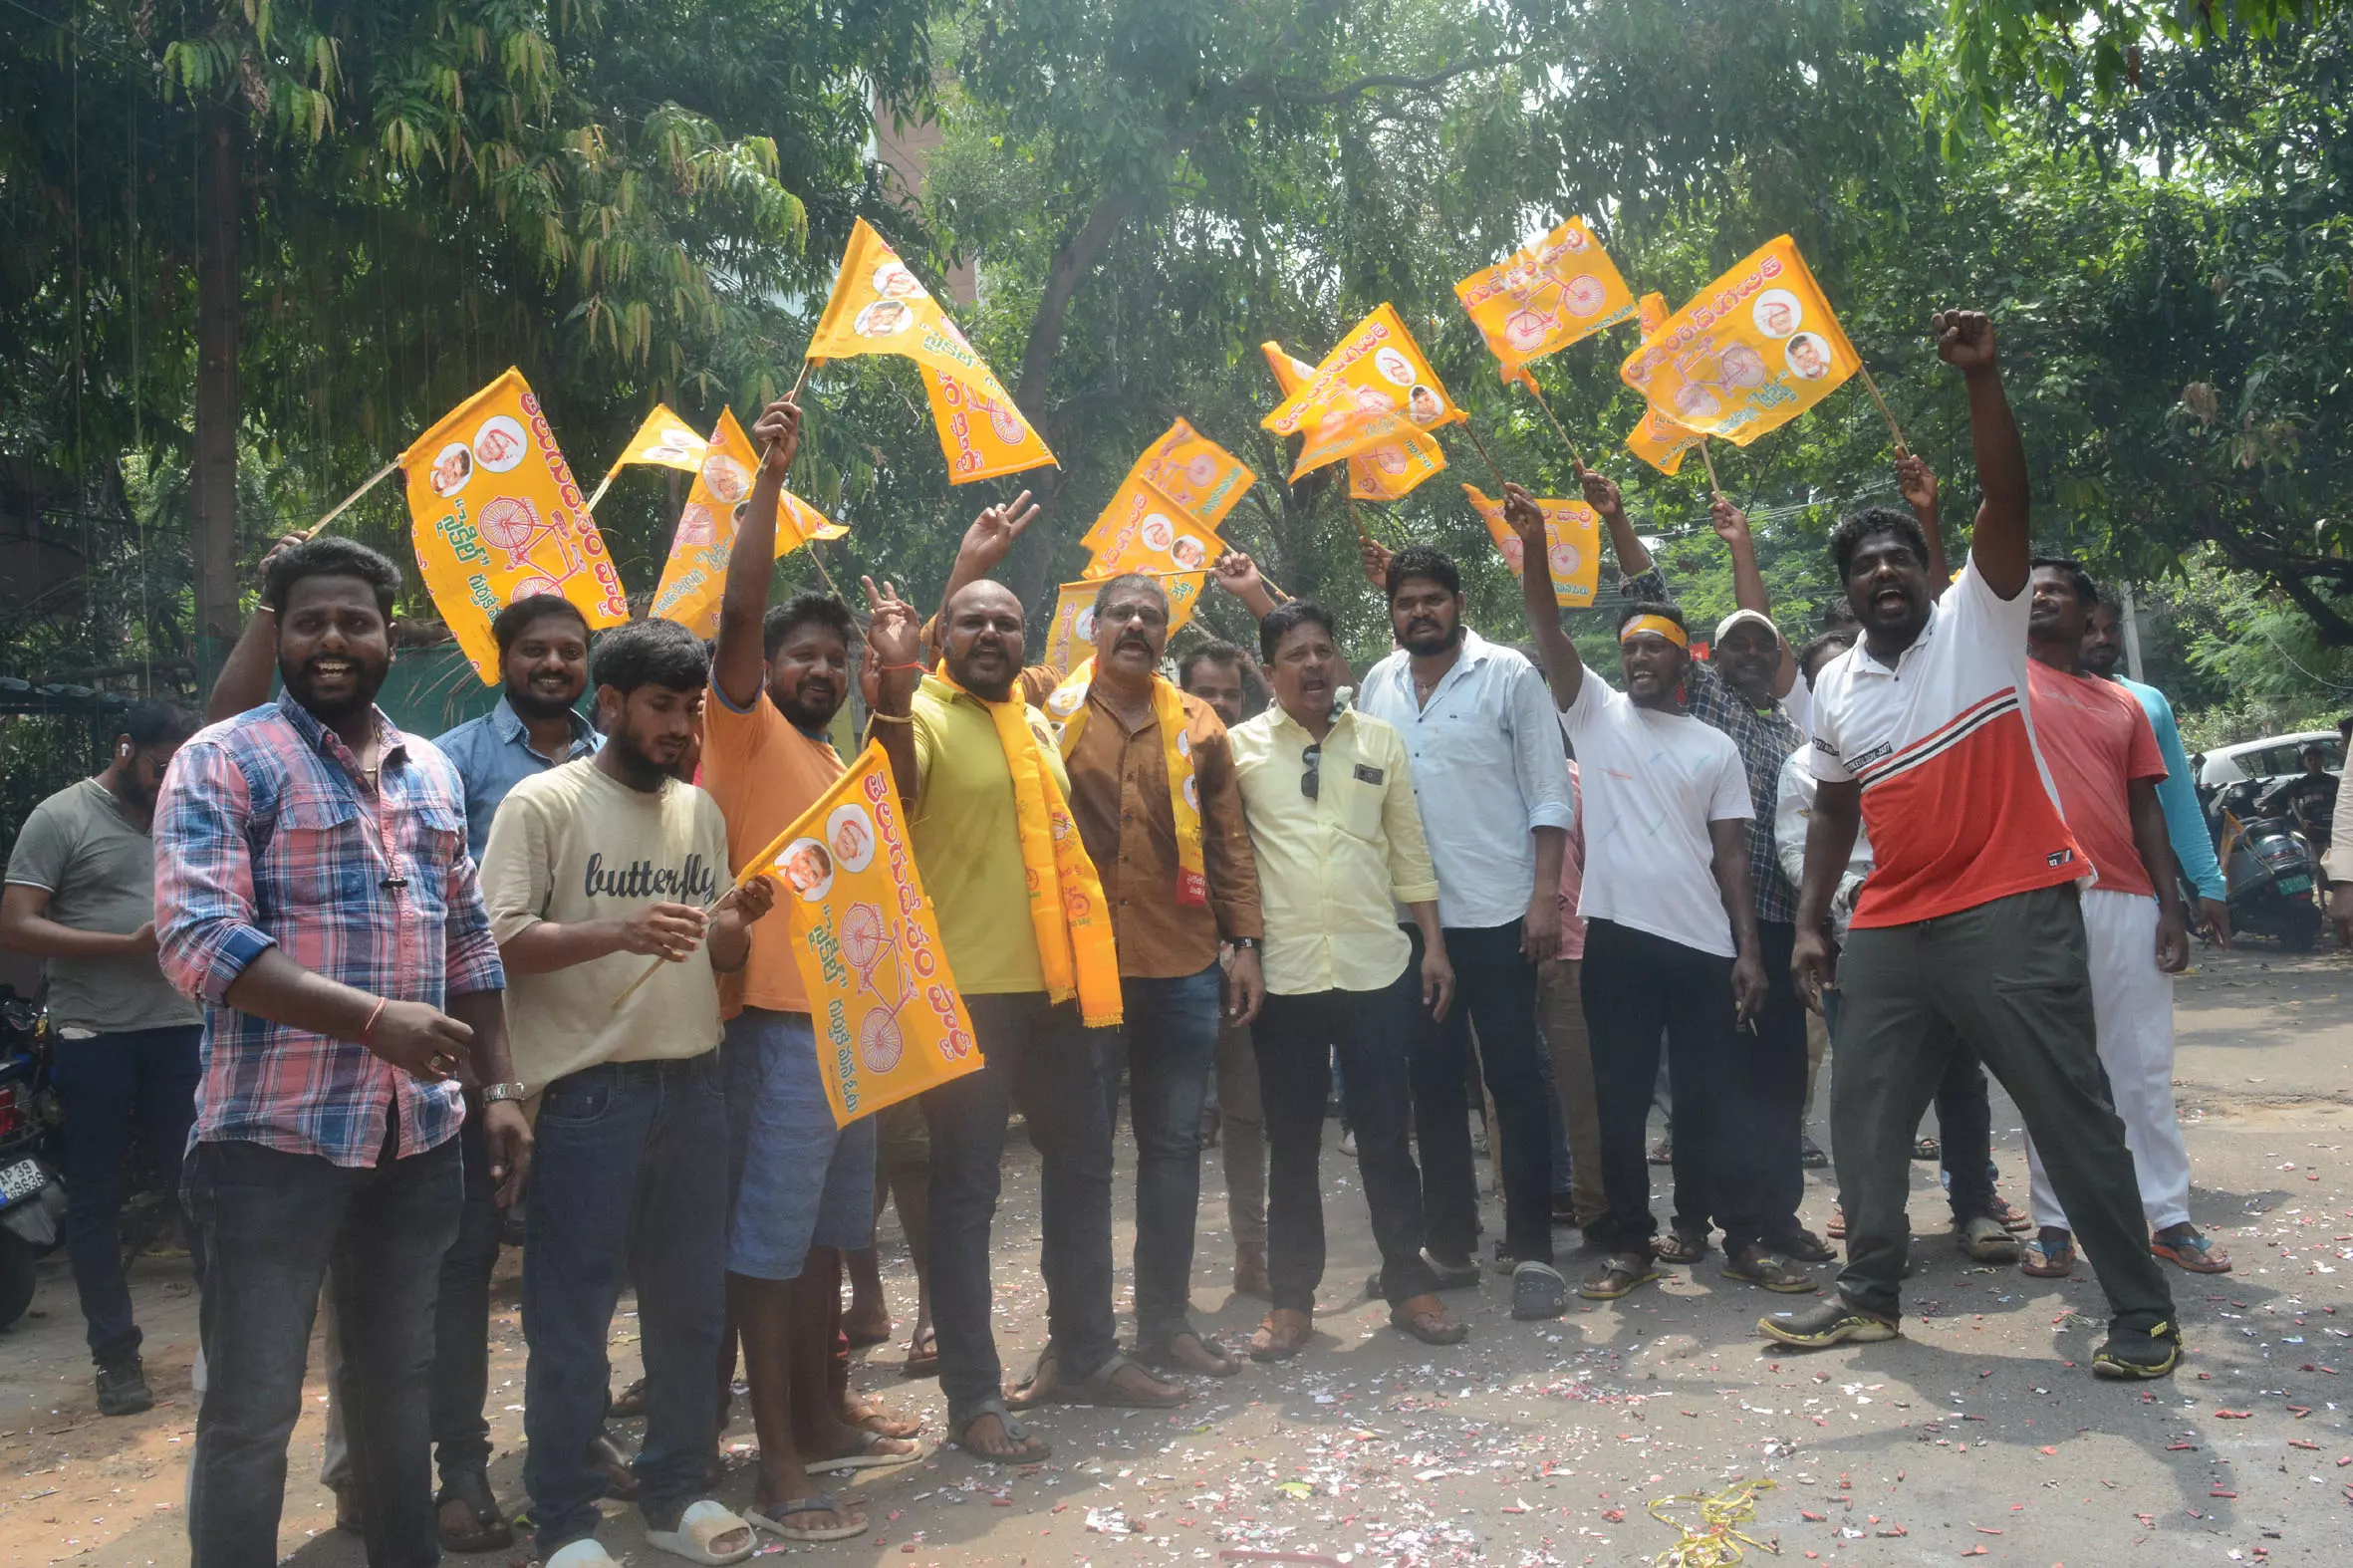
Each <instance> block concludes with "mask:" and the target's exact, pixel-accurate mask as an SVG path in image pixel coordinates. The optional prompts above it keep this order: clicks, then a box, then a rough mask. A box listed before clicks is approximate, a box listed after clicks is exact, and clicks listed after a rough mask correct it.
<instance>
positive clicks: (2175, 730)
mask: <svg viewBox="0 0 2353 1568" xmlns="http://www.w3.org/2000/svg"><path fill="white" fill-rule="evenodd" d="M2123 659H2124V618H2123V617H2122V616H2121V615H2120V614H2118V612H2117V608H2116V605H2115V602H2114V601H2113V600H2110V599H2107V598H2105V597H2103V598H2102V599H2101V600H2100V602H2099V603H2098V604H2096V605H2093V606H2092V607H2091V613H2090V615H2088V616H2087V617H2085V619H2084V623H2083V653H2082V657H2081V661H2080V663H2079V664H2078V666H2077V667H2078V668H2080V669H2081V670H2082V671H2083V672H2084V673H2085V674H2087V675H2092V676H2096V677H2097V678H2099V679H2101V680H2106V681H2109V682H2111V683H2113V684H2115V685H2119V686H2122V687H2124V689H2125V690H2127V691H2129V692H2131V693H2132V694H2133V696H2134V698H2135V699H2136V700H2137V701H2139V703H2140V704H2141V711H2142V712H2144V713H2146V714H2148V715H2149V727H2150V729H2152V730H2154V731H2155V732H2156V734H2157V754H2158V755H2159V756H2160V757H2162V758H2164V759H2165V781H2164V782H2163V783H2161V784H2159V785H2158V786H2157V801H2158V804H2159V805H2161V806H2163V807H2164V808H2165V836H2166V838H2167V840H2168V841H2169V842H2170V843H2171V844H2172V845H2173V847H2174V859H2175V860H2176V861H2178V862H2180V863H2181V868H2182V876H2183V877H2184V878H2186V879H2187V880H2188V881H2189V884H2190V886H2191V887H2192V888H2193V889H2195V890H2196V891H2197V894H2198V910H2197V918H2198V923H2199V924H2201V925H2203V926H2205V927H2206V928H2207V929H2208V930H2209V931H2211V932H2213V933H2214V937H2215V940H2216V942H2218V943H2219V944H2220V945H2222V946H2224V947H2227V946H2229V945H2230V901H2229V894H2228V893H2227V891H2226V890H2225V889H2224V887H2223V885H2222V863H2221V862H2219V861H2217V860H2216V859H2215V841H2214V836H2213V835H2212V834H2210V833H2208V832H2207V830H2206V810H2205V808H2204V807H2202V806H2200V805H2199V804H2198V776H2197V775H2196V774H2195V773H2193V772H2192V771H2191V769H2190V756H2189V753H2188V752H2187V751H2185V750H2184V749H2183V746H2182V726H2181V725H2180V724H2179V723H2178V722H2176V721H2175V718H2174V705H2173V703H2172V701H2171V700H2169V699H2168V698H2167V696H2166V694H2165V693H2164V692H2162V691H2160V690H2158V689H2157V688H2156V687H2155V686H2152V685H2148V684H2145V683H2143V682H2141V681H2138V680H2135V679H2133V678H2132V677H2131V676H2129V675H2122V674H2119V673H2117V670H2116V666H2117V665H2118V664H2119V663H2121V662H2122V661H2123Z"/></svg>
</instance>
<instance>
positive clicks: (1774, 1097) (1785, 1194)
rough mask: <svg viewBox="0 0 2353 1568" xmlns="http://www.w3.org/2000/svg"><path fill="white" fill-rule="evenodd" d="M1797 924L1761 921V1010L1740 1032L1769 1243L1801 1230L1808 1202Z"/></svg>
mask: <svg viewBox="0 0 2353 1568" xmlns="http://www.w3.org/2000/svg"><path fill="white" fill-rule="evenodd" d="M1796 945H1797V927H1796V926H1794V925H1792V924H1790V923H1789V922H1788V921H1786V920H1758V921H1757V922H1756V947H1757V954H1758V956H1759V957H1761V958H1762V959H1763V960H1764V971H1765V982H1766V984H1767V985H1768V986H1769V987H1770V989H1769V990H1768V991H1767V992H1766V993H1765V1004H1764V1011H1762V1012H1760V1013H1758V1014H1757V1015H1756V1020H1755V1021H1756V1033H1755V1034H1754V1035H1741V1036H1739V1037H1738V1040H1739V1044H1740V1046H1741V1056H1742V1058H1743V1065H1745V1066H1746V1068H1747V1083H1748V1095H1747V1110H1746V1112H1745V1114H1744V1115H1743V1117H1742V1120H1743V1121H1744V1122H1745V1123H1746V1124H1747V1126H1748V1129H1749V1136H1750V1137H1751V1138H1752V1139H1754V1140H1755V1145H1756V1177H1757V1193H1758V1200H1757V1215H1756V1219H1757V1228H1758V1229H1759V1230H1760V1231H1761V1232H1762V1233H1763V1234H1762V1238H1761V1239H1762V1240H1763V1241H1764V1244H1765V1245H1766V1246H1768V1247H1769V1246H1777V1245H1779V1244H1780V1243H1782V1242H1784V1241H1787V1240H1789V1239H1791V1238H1792V1237H1794V1236H1795V1235H1796V1234H1797V1231H1798V1229H1799V1225H1798V1222H1797V1210H1798V1205H1799V1204H1801V1203H1803V1202H1804V1201H1805V1185H1806V1181H1805V1168H1804V1166H1803V1165H1802V1164H1801V1163H1800V1156H1801V1154H1802V1152H1803V1148H1804V1143H1805V1105H1806V1009H1805V1003H1804V1002H1802V1001H1800V1000H1799V999H1798V995H1797V982H1796V980H1795V979H1794V978H1793V977H1792V976H1791V974H1790V972H1789V957H1790V953H1791V951H1792V950H1793V949H1794V948H1795V947H1796Z"/></svg>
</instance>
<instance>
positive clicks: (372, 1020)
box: [360, 996, 391, 1045]
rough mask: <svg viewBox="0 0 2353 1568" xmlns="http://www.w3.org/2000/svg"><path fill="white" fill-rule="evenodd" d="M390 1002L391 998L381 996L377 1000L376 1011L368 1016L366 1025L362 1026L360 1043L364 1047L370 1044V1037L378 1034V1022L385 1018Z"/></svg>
mask: <svg viewBox="0 0 2353 1568" xmlns="http://www.w3.org/2000/svg"><path fill="white" fill-rule="evenodd" d="M390 1000H391V998H390V997H386V996H379V997H378V998H377V999H376V1010H375V1011H374V1012H372V1013H370V1014H369V1015H368V1021H367V1022H366V1023H364V1024H362V1025H360V1043H361V1044H362V1045H368V1044H369V1043H370V1042H369V1039H368V1037H369V1036H370V1035H372V1034H374V1033H375V1032H376V1020H377V1019H379V1018H382V1017H383V1016H384V1006H385V1003H386V1002H388V1001H390Z"/></svg>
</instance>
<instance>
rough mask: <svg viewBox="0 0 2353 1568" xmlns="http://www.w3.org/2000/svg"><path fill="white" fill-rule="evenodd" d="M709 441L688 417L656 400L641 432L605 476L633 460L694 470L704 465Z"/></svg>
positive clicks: (689, 470)
mask: <svg viewBox="0 0 2353 1568" xmlns="http://www.w3.org/2000/svg"><path fill="white" fill-rule="evenodd" d="M709 445H710V442H708V441H706V440H704V439H703V438H702V437H701V436H699V435H697V434H695V433H694V429H693V427H692V426H691V425H689V424H687V422H686V421H685V420H683V419H681V418H679V417H678V416H677V415H676V414H674V413H672V412H670V411H669V409H668V408H667V407H665V406H663V405H662V404H660V403H655V404H654V411H653V412H652V413H650V414H648V415H646V422H645V423H644V424H641V425H639V426H638V433H637V434H635V435H633V436H631V437H630V443H629V445H627V446H625V447H623V448H622V449H621V455H620V456H619V457H616V458H614V459H613V466H612V467H610V468H608V469H606V470H605V477H606V478H608V479H610V478H612V477H613V476H614V475H615V474H617V473H619V472H621V470H622V469H623V468H624V467H626V466H627V465H629V464H630V463H658V464H660V465H661V466H662V467H664V468H679V469H683V470H684V471H686V472H687V473H693V472H694V471H695V470H697V469H699V468H700V467H701V466H702V454H703V451H704V449H705V448H707V447H708V446H709Z"/></svg>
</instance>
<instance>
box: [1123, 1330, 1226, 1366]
mask: <svg viewBox="0 0 2353 1568" xmlns="http://www.w3.org/2000/svg"><path fill="white" fill-rule="evenodd" d="M1137 1351H1138V1354H1139V1355H1141V1356H1142V1357H1143V1358H1144V1359H1145V1361H1147V1362H1149V1363H1150V1364H1151V1365H1153V1366H1155V1367H1159V1368H1161V1369H1162V1370H1163V1371H1167V1372H1189V1373H1191V1374H1192V1375H1194V1376H1195V1377H1201V1378H1230V1377H1232V1376H1233V1375H1234V1374H1235V1373H1237V1372H1239V1371H1241V1370H1242V1369H1241V1367H1240V1365H1239V1364H1237V1363H1236V1362H1235V1361H1234V1359H1233V1358H1232V1357H1231V1356H1228V1355H1227V1354H1225V1351H1224V1348H1223V1347H1221V1346H1218V1345H1213V1344H1211V1343H1210V1342H1209V1341H1208V1340H1206V1339H1203V1338H1202V1337H1201V1336H1200V1334H1199V1332H1198V1331H1197V1330H1194V1329H1188V1328H1186V1329H1178V1330H1177V1331H1176V1333H1174V1334H1172V1335H1170V1336H1169V1337H1168V1338H1167V1339H1165V1340H1162V1341H1161V1342H1160V1343H1159V1344H1157V1345H1153V1346H1150V1347H1145V1346H1138V1347H1137Z"/></svg>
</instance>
